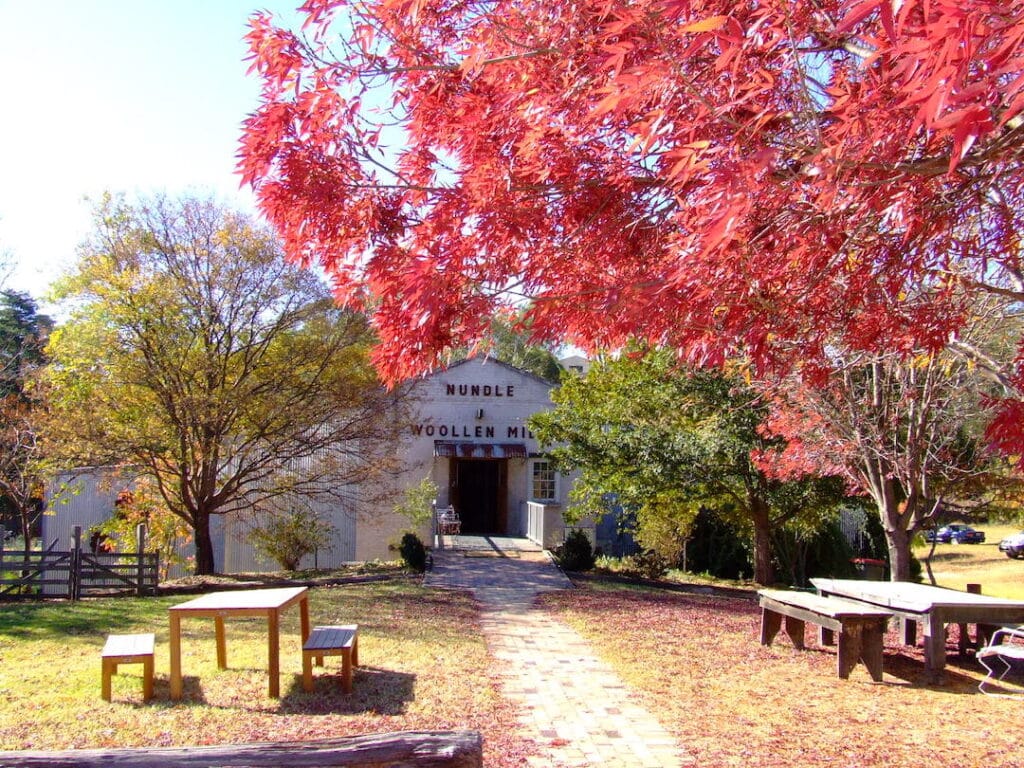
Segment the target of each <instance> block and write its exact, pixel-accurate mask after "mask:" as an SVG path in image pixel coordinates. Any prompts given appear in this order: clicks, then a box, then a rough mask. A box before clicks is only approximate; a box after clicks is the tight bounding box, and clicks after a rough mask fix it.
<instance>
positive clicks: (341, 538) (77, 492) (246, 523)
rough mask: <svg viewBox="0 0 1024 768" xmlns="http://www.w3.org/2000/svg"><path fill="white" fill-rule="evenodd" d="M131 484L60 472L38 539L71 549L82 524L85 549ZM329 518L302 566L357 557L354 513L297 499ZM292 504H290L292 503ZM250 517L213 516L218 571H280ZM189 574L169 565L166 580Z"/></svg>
mask: <svg viewBox="0 0 1024 768" xmlns="http://www.w3.org/2000/svg"><path fill="white" fill-rule="evenodd" d="M131 485H132V475H131V474H129V473H118V472H116V471H114V470H111V469H105V468H83V469H77V470H73V471H69V472H63V473H61V474H60V475H58V476H57V478H56V479H55V480H54V481H53V482H51V483H50V484H49V486H48V488H47V504H48V510H47V514H46V515H44V516H43V523H42V531H43V536H42V541H43V542H44V546H48V545H49V544H50V542H52V541H53V540H54V539H56V540H57V548H58V549H70V547H71V542H72V539H73V532H74V528H75V526H81V527H82V532H83V546H85V547H88V533H87V532H88V530H89V529H90V528H91V527H93V526H96V525H99V524H100V523H103V522H105V521H106V520H108V519H109V518H110V516H111V515H112V514H113V512H114V502H115V500H116V499H117V495H118V493H120V492H121V491H122V490H124V489H126V488H130V487H131ZM298 503H302V504H305V505H306V506H308V507H310V508H312V509H313V510H314V511H315V512H316V513H317V514H318V515H319V516H321V517H322V518H324V519H325V520H327V521H329V522H330V524H331V525H332V526H333V528H334V535H333V536H332V540H331V542H330V546H329V548H325V549H324V550H321V551H319V552H317V553H316V554H314V555H309V556H308V557H306V558H305V559H304V560H303V561H302V567H303V568H312V567H314V564H315V565H316V566H317V567H319V568H332V567H335V566H339V565H341V564H343V563H346V562H352V561H353V560H355V559H356V516H355V515H354V514H352V513H349V512H347V511H346V510H345V509H344V508H343V504H344V502H343V501H342V500H335V499H323V500H313V501H300V502H298ZM293 505H294V502H293ZM254 522H255V521H254V519H253V518H251V517H249V516H242V515H237V514H228V515H216V516H214V517H213V518H212V519H211V524H210V534H211V537H212V538H213V546H214V559H215V562H216V566H217V570H218V571H220V572H222V573H243V572H251V573H261V572H267V571H276V570H280V566H278V564H277V563H275V562H273V561H269V560H267V559H265V558H262V557H260V555H258V554H257V552H256V551H255V549H254V548H253V546H252V545H251V544H250V543H249V540H248V537H247V535H246V534H247V532H248V530H249V529H250V527H251V526H252V524H253V523H254ZM180 551H181V552H182V554H184V555H185V557H187V558H191V557H192V556H193V555H194V551H195V550H194V547H193V545H192V543H191V542H189V543H187V544H182V548H181V550H180ZM188 573H189V569H188V568H187V567H184V566H175V567H173V568H172V569H171V570H170V572H169V574H168V577H169V578H178V577H181V576H185V575H187V574H188Z"/></svg>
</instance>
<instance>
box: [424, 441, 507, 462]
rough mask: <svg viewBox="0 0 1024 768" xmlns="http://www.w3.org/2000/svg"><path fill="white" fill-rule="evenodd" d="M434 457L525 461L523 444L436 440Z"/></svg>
mask: <svg viewBox="0 0 1024 768" xmlns="http://www.w3.org/2000/svg"><path fill="white" fill-rule="evenodd" d="M434 455H435V456H442V457H448V458H457V459H525V458H526V455H527V454H526V446H525V445H524V444H523V443H457V442H454V441H452V440H435V441H434Z"/></svg>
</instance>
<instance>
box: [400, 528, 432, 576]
mask: <svg viewBox="0 0 1024 768" xmlns="http://www.w3.org/2000/svg"><path fill="white" fill-rule="evenodd" d="M398 551H399V553H400V554H401V555H402V562H404V563H405V565H406V567H408V568H410V569H412V570H414V571H416V572H417V573H423V572H424V571H425V570H427V548H426V547H425V546H423V542H422V541H420V537H419V536H417V535H416V534H415V533H406V534H404V535H403V536H402V542H401V543H400V544H399V545H398Z"/></svg>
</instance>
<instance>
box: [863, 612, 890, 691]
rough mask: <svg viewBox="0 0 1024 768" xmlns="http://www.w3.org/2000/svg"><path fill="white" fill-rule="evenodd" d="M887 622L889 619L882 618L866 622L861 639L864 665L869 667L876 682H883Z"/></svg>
mask: <svg viewBox="0 0 1024 768" xmlns="http://www.w3.org/2000/svg"><path fill="white" fill-rule="evenodd" d="M887 623H888V622H887V621H885V620H882V621H875V622H872V623H870V624H865V625H864V628H863V630H862V632H863V634H862V635H861V640H860V641H861V648H860V656H861V659H863V661H864V666H866V667H867V668H868V673H869V674H870V675H871V679H872V680H874V681H875V682H876V683H880V682H882V660H883V657H884V654H883V652H882V649H883V638H884V637H885V627H886V624H887Z"/></svg>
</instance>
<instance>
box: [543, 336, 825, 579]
mask: <svg viewBox="0 0 1024 768" xmlns="http://www.w3.org/2000/svg"><path fill="white" fill-rule="evenodd" d="M552 399H553V400H554V402H555V408H554V409H553V410H551V411H549V412H547V413H543V414H538V415H536V416H534V417H533V418H532V419H531V428H532V429H533V430H534V432H535V433H536V434H537V437H538V439H539V440H540V441H541V442H542V443H544V444H545V445H548V446H551V456H552V458H553V459H554V461H555V462H556V464H557V465H558V466H559V468H560V469H562V470H563V471H566V470H579V471H580V477H579V480H578V481H577V482H576V484H575V485H574V488H573V506H574V509H575V514H577V515H582V514H601V513H602V511H603V510H604V505H605V499H606V498H607V495H608V494H610V493H614V494H616V496H617V498H618V501H619V502H620V503H621V504H622V505H623V507H625V508H628V509H630V510H632V511H634V512H635V514H636V518H637V529H638V530H637V535H638V538H639V540H640V541H641V543H643V544H645V545H646V546H651V547H652V548H658V549H661V550H662V551H666V550H667V551H666V552H665V553H666V554H667V555H669V556H670V557H674V556H675V555H676V554H677V552H678V551H679V550H680V549H681V547H682V543H683V541H685V538H686V537H687V535H688V533H689V530H690V527H691V525H692V523H693V520H694V518H695V517H696V515H697V513H698V512H699V511H700V510H701V509H702V508H703V509H708V510H711V511H713V512H714V513H715V514H716V515H718V516H719V517H721V518H723V519H726V520H730V521H732V522H734V523H735V524H738V525H739V526H741V527H742V529H743V530H745V531H747V532H749V534H750V536H751V538H752V542H753V558H754V563H753V565H754V578H755V580H756V581H757V582H758V583H761V584H769V583H771V582H772V581H773V566H772V559H773V558H772V532H773V531H774V530H776V529H777V528H779V527H781V526H783V525H785V524H791V525H792V524H797V523H799V524H802V525H808V524H811V525H815V524H818V523H820V522H821V520H822V519H823V518H824V517H826V516H827V515H828V514H830V513H831V512H832V511H834V509H835V507H836V505H837V504H838V502H839V501H840V500H841V498H842V493H841V488H840V485H839V484H838V483H837V482H835V481H834V480H817V479H815V480H809V481H798V482H779V481H775V480H772V479H770V478H768V477H767V476H766V475H765V474H764V473H762V472H761V471H760V470H759V469H758V468H757V467H756V465H755V464H754V461H753V458H752V455H753V454H754V453H755V452H756V451H758V450H760V449H763V448H764V447H765V445H766V441H765V439H764V438H763V437H761V435H760V433H759V427H760V424H761V421H762V418H763V416H764V408H763V406H762V405H761V404H760V400H759V398H758V396H757V394H756V393H755V392H754V391H753V390H751V389H750V388H748V387H747V386H746V385H745V384H744V383H743V381H742V380H740V379H738V378H736V377H730V376H726V375H723V374H721V373H719V372H715V371H706V370H684V369H680V368H679V367H678V363H677V360H676V357H675V355H674V354H673V353H672V352H670V351H666V350H658V351H651V352H648V353H646V354H643V355H639V354H625V355H622V356H621V357H618V358H617V359H603V360H599V361H597V362H596V363H595V365H594V367H592V368H591V370H590V371H589V373H588V374H587V375H586V376H584V377H579V378H577V377H568V378H567V379H566V380H565V381H563V383H562V385H561V387H559V388H558V389H557V390H555V392H553V393H552ZM673 547H674V548H675V549H674V551H673Z"/></svg>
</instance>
